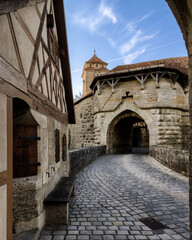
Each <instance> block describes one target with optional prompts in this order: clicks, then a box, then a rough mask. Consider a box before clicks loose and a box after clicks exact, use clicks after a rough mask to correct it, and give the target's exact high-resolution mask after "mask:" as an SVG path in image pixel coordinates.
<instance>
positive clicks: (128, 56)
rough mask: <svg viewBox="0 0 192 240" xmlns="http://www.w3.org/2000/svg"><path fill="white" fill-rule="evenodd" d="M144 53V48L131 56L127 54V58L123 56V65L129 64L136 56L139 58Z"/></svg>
mask: <svg viewBox="0 0 192 240" xmlns="http://www.w3.org/2000/svg"><path fill="white" fill-rule="evenodd" d="M145 51H146V50H145V48H144V49H142V50H141V51H138V52H135V53H133V54H129V55H127V56H124V64H131V63H132V62H133V61H134V60H135V59H136V58H137V57H138V56H140V55H141V54H142V53H144V52H145Z"/></svg>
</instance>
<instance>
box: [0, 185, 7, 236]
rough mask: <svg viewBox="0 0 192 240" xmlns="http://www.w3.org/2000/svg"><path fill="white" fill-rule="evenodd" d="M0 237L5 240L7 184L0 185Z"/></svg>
mask: <svg viewBox="0 0 192 240" xmlns="http://www.w3.org/2000/svg"><path fill="white" fill-rule="evenodd" d="M0 196H1V197H0V239H1V240H7V185H3V186H1V187H0Z"/></svg>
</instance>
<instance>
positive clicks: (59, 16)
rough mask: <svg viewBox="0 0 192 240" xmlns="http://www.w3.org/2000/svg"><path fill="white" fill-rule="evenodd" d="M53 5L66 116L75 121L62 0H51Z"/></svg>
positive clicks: (71, 121) (70, 121)
mask: <svg viewBox="0 0 192 240" xmlns="http://www.w3.org/2000/svg"><path fill="white" fill-rule="evenodd" d="M53 6H54V11H55V21H56V26H57V33H58V43H59V49H62V52H63V54H61V55H60V61H61V67H62V73H63V83H64V87H65V97H66V103H67V111H68V118H69V123H75V113H74V103H73V92H72V84H71V69H70V64H69V52H68V42H67V29H66V23H65V13H64V5H63V0H53Z"/></svg>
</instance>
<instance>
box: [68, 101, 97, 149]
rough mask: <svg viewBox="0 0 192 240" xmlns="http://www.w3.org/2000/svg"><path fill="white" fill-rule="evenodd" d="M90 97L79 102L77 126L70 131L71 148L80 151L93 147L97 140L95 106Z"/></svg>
mask: <svg viewBox="0 0 192 240" xmlns="http://www.w3.org/2000/svg"><path fill="white" fill-rule="evenodd" d="M90 98H91V96H90V97H88V98H86V99H84V101H82V102H79V107H78V108H77V111H76V113H75V114H76V124H75V125H73V126H72V127H71V128H70V130H69V148H70V149H79V148H84V147H85V148H86V147H90V146H93V144H94V139H95V130H94V115H93V105H92V102H91V101H90Z"/></svg>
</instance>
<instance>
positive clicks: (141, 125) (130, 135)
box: [107, 110, 149, 153]
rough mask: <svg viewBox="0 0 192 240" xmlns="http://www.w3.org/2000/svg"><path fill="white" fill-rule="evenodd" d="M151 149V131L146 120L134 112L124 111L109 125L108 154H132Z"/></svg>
mask: <svg viewBox="0 0 192 240" xmlns="http://www.w3.org/2000/svg"><path fill="white" fill-rule="evenodd" d="M148 148H149V130H148V127H147V124H146V122H145V121H144V119H143V118H142V117H141V116H139V115H138V114H137V113H135V112H132V111H129V110H127V111H124V112H122V113H120V114H119V115H118V116H116V117H115V118H114V119H113V120H112V121H111V123H110V124H109V127H108V131H107V152H108V153H130V152H135V151H146V150H148Z"/></svg>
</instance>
